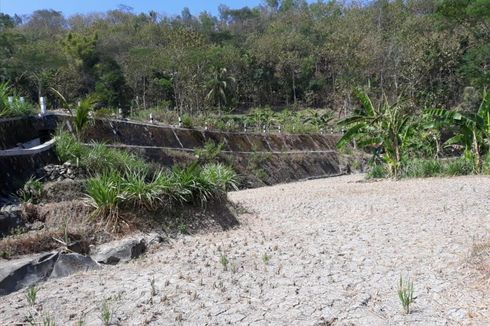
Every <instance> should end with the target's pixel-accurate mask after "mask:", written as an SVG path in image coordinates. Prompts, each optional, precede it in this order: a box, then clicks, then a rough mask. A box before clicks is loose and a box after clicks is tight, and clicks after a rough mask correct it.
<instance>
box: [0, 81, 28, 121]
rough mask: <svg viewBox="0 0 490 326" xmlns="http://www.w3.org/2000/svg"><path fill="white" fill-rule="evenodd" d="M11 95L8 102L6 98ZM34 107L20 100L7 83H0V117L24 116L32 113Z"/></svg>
mask: <svg viewBox="0 0 490 326" xmlns="http://www.w3.org/2000/svg"><path fill="white" fill-rule="evenodd" d="M10 96H12V98H13V101H12V102H11V103H10V102H9V100H8V98H9V97H10ZM34 112H35V111H34V107H33V106H32V105H31V104H30V103H28V102H23V101H21V100H20V97H19V96H17V95H16V94H15V93H14V92H13V90H12V88H11V87H10V86H9V84H8V83H0V118H13V117H24V116H28V115H31V114H34Z"/></svg>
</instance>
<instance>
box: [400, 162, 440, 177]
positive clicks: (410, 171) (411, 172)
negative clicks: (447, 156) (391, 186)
mask: <svg viewBox="0 0 490 326" xmlns="http://www.w3.org/2000/svg"><path fill="white" fill-rule="evenodd" d="M443 169H444V166H443V164H442V163H441V161H440V160H436V159H413V160H410V161H408V162H406V163H405V164H404V166H403V171H402V175H403V176H404V177H407V178H426V177H434V176H438V175H441V174H442V173H443Z"/></svg>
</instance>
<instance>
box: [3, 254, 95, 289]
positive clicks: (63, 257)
mask: <svg viewBox="0 0 490 326" xmlns="http://www.w3.org/2000/svg"><path fill="white" fill-rule="evenodd" d="M99 268H100V266H99V265H98V264H97V263H96V262H95V261H94V260H92V258H90V257H87V256H83V255H80V254H77V253H60V252H51V253H47V254H46V253H45V254H40V255H35V256H29V257H24V258H20V259H16V260H11V261H3V262H2V267H1V268H0V295H7V294H9V293H12V292H15V291H17V290H20V289H22V288H25V287H28V286H31V285H34V284H36V283H39V282H42V281H45V280H47V279H48V278H56V277H64V276H68V275H71V274H73V273H76V272H80V271H87V270H94V269H99Z"/></svg>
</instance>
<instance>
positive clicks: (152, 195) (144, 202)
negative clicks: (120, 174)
mask: <svg viewBox="0 0 490 326" xmlns="http://www.w3.org/2000/svg"><path fill="white" fill-rule="evenodd" d="M146 178H147V173H146V171H142V170H134V171H128V172H126V174H125V176H124V180H123V181H122V191H123V197H124V200H125V201H128V202H129V203H130V204H132V205H133V206H134V207H144V208H146V209H148V210H154V209H156V208H157V206H158V204H159V202H160V199H161V197H160V196H159V185H158V184H157V183H155V182H148V181H147V180H146Z"/></svg>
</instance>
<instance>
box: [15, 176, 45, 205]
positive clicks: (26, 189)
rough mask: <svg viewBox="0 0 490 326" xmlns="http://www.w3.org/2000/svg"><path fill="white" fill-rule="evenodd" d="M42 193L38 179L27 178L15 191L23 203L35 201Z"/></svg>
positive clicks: (41, 186)
mask: <svg viewBox="0 0 490 326" xmlns="http://www.w3.org/2000/svg"><path fill="white" fill-rule="evenodd" d="M42 194H43V184H42V182H41V181H40V180H39V179H35V178H34V177H31V178H29V180H27V181H26V183H25V184H24V186H23V187H22V188H21V189H19V190H18V191H17V196H18V197H19V198H20V200H21V201H22V202H23V203H34V204H35V203H37V202H38V201H39V200H40V199H41V197H42Z"/></svg>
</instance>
